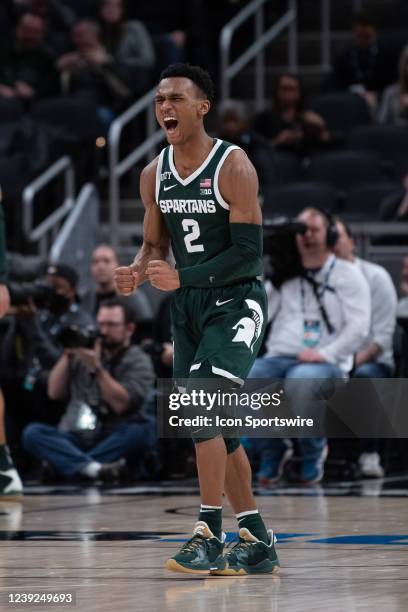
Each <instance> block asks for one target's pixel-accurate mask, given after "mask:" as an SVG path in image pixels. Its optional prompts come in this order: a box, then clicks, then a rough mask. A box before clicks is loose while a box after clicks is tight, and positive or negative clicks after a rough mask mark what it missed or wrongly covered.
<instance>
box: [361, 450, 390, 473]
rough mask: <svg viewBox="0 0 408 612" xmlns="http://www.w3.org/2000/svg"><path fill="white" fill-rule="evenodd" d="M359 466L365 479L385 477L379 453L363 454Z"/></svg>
mask: <svg viewBox="0 0 408 612" xmlns="http://www.w3.org/2000/svg"><path fill="white" fill-rule="evenodd" d="M358 465H359V467H360V473H361V476H362V477H363V478H382V477H383V476H384V469H383V468H382V466H381V462H380V455H379V454H378V453H362V454H361V455H360V457H359V458H358Z"/></svg>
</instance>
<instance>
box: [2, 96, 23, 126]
mask: <svg viewBox="0 0 408 612" xmlns="http://www.w3.org/2000/svg"><path fill="white" fill-rule="evenodd" d="M22 114H23V105H22V103H21V102H20V100H8V99H7V98H0V123H6V122H9V121H17V120H18V119H20V117H21V116H22Z"/></svg>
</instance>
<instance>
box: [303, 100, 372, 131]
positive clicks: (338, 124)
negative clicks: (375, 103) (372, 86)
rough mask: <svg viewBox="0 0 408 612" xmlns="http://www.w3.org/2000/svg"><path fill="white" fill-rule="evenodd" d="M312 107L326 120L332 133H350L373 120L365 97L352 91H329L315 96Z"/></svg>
mask: <svg viewBox="0 0 408 612" xmlns="http://www.w3.org/2000/svg"><path fill="white" fill-rule="evenodd" d="M310 106H311V109H312V110H314V111H315V112H316V113H319V115H321V116H322V117H323V118H324V120H325V121H326V124H327V127H328V128H329V130H330V131H331V132H332V133H334V134H335V133H336V132H337V133H339V134H348V132H350V131H351V130H352V129H354V128H355V127H358V126H360V125H366V124H368V123H370V122H371V117H370V110H369V108H368V106H367V103H366V102H365V100H363V98H362V97H361V96H359V95H357V94H352V93H347V92H345V93H327V94H321V95H319V96H316V97H315V98H313V100H312V102H311V104H310Z"/></svg>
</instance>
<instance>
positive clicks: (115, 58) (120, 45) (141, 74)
mask: <svg viewBox="0 0 408 612" xmlns="http://www.w3.org/2000/svg"><path fill="white" fill-rule="evenodd" d="M124 12H125V9H124V6H123V0H100V5H99V23H100V26H101V30H102V35H101V39H102V43H103V45H104V46H105V48H106V50H107V52H108V53H109V54H110V58H111V61H112V62H114V63H115V64H116V66H117V69H118V73H119V74H121V76H122V77H123V80H124V81H125V83H126V84H127V86H128V87H129V88H130V89H131V90H132V94H133V95H134V96H140V95H141V94H142V93H144V92H145V91H146V89H147V88H148V86H149V81H150V76H151V72H152V70H153V67H154V62H155V54H154V48H153V43H152V40H151V37H150V34H149V32H148V31H147V29H146V28H145V26H144V25H143V23H142V22H141V21H136V20H133V21H126V19H125V15H124Z"/></svg>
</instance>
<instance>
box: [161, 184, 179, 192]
mask: <svg viewBox="0 0 408 612" xmlns="http://www.w3.org/2000/svg"><path fill="white" fill-rule="evenodd" d="M173 187H177V183H176V184H175V185H169V186H168V187H166V186H164V187H163V189H164V191H168V190H169V189H173Z"/></svg>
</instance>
